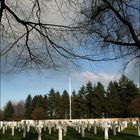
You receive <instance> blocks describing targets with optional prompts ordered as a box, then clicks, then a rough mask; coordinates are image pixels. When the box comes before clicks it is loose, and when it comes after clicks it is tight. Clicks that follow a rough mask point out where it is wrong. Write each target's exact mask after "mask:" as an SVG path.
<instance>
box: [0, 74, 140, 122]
mask: <svg viewBox="0 0 140 140" xmlns="http://www.w3.org/2000/svg"><path fill="white" fill-rule="evenodd" d="M71 107H72V118H73V119H76V118H77V119H78V118H80V119H82V118H103V117H105V118H107V117H132V116H137V117H139V116H140V89H139V88H138V87H137V85H136V84H134V82H133V81H131V80H129V79H128V78H127V77H126V76H124V75H122V76H121V78H120V79H119V80H118V82H117V81H110V83H109V84H108V87H107V89H106V90H105V87H104V86H103V85H102V83H101V82H98V83H97V84H96V85H93V84H92V83H91V82H90V81H89V82H88V83H87V84H86V85H83V86H82V87H81V88H80V89H79V90H78V91H77V92H76V91H73V92H72V95H71ZM0 119H1V120H20V119H69V94H68V92H67V91H66V90H64V91H63V93H60V92H59V91H55V90H54V89H53V88H52V89H51V90H50V91H49V93H48V94H46V95H36V96H34V97H32V96H31V95H28V96H27V98H26V100H25V101H19V102H18V103H13V102H12V101H8V103H7V104H6V105H5V107H4V109H3V111H1V112H0Z"/></svg>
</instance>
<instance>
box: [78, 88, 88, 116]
mask: <svg viewBox="0 0 140 140" xmlns="http://www.w3.org/2000/svg"><path fill="white" fill-rule="evenodd" d="M78 98H79V112H80V118H86V91H85V86H82V87H81V88H80V90H79V91H78Z"/></svg>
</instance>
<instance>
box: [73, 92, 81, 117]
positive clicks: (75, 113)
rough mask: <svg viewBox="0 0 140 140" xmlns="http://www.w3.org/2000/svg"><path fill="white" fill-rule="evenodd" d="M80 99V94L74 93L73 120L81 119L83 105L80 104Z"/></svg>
mask: <svg viewBox="0 0 140 140" xmlns="http://www.w3.org/2000/svg"><path fill="white" fill-rule="evenodd" d="M80 100H81V99H80V98H79V96H78V94H76V92H75V91H73V92H72V118H73V119H78V118H81V112H80V111H81V109H80V108H81V104H80Z"/></svg>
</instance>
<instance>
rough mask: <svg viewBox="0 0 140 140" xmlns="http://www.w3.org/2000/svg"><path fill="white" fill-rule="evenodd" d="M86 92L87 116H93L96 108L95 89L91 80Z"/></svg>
mask: <svg viewBox="0 0 140 140" xmlns="http://www.w3.org/2000/svg"><path fill="white" fill-rule="evenodd" d="M85 92H86V114H87V116H86V117H87V118H93V109H95V106H94V105H93V103H94V101H93V99H94V95H93V94H94V90H93V86H92V83H91V82H90V81H89V82H88V83H87V84H86V88H85ZM94 111H95V110H94Z"/></svg>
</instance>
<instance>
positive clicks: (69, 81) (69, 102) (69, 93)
mask: <svg viewBox="0 0 140 140" xmlns="http://www.w3.org/2000/svg"><path fill="white" fill-rule="evenodd" d="M69 117H70V118H69V119H70V120H71V77H69Z"/></svg>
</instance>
